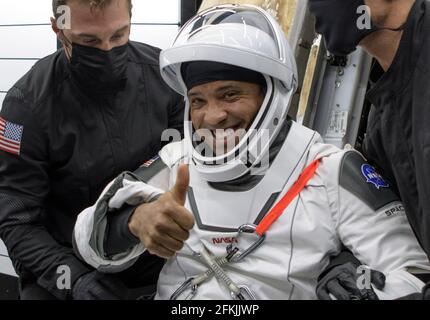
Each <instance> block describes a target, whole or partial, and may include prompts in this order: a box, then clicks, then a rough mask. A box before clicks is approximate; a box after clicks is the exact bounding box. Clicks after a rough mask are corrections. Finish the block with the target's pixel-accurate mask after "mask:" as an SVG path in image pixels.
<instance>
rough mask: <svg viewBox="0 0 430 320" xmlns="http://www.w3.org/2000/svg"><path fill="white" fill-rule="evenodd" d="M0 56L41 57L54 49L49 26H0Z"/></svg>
mask: <svg viewBox="0 0 430 320" xmlns="http://www.w3.org/2000/svg"><path fill="white" fill-rule="evenodd" d="M0 43H1V44H2V45H1V46H0V58H39V59H40V58H42V57H45V56H47V55H48V54H51V53H53V52H55V51H56V49H57V40H56V36H55V33H54V32H53V31H52V29H51V26H30V27H0Z"/></svg>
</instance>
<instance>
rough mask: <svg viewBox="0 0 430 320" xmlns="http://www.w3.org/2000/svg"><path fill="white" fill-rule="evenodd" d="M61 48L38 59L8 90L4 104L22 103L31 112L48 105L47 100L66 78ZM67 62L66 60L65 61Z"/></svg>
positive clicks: (14, 104) (6, 105) (5, 105)
mask: <svg viewBox="0 0 430 320" xmlns="http://www.w3.org/2000/svg"><path fill="white" fill-rule="evenodd" d="M61 57H62V56H61V50H60V51H57V52H55V53H53V54H51V55H49V56H47V57H44V58H42V59H40V60H39V61H37V62H36V63H35V64H34V65H33V66H32V67H31V69H30V70H29V71H28V72H27V73H26V74H24V75H23V76H22V77H21V78H20V79H19V80H18V81H17V82H16V83H15V84H14V85H13V86H12V88H10V90H9V91H8V94H7V95H6V97H5V100H4V104H3V106H4V107H5V108H7V107H8V103H9V102H11V103H12V104H13V108H16V105H21V106H22V107H24V108H28V109H29V110H30V111H31V112H36V113H37V112H38V110H39V109H43V106H44V105H46V103H45V101H46V100H47V99H48V98H49V97H50V96H52V94H53V93H54V92H55V90H56V88H57V87H58V86H59V85H60V84H61V82H62V81H63V80H64V78H65V75H66V73H65V68H64V66H62V63H61V61H60V59H61ZM63 64H65V62H63Z"/></svg>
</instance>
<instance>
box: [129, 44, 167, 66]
mask: <svg viewBox="0 0 430 320" xmlns="http://www.w3.org/2000/svg"><path fill="white" fill-rule="evenodd" d="M160 52H161V49H160V48H157V47H154V46H151V45H149V44H146V43H142V42H136V41H130V42H129V59H130V60H131V61H132V62H134V63H137V64H145V65H150V66H156V67H158V66H159V64H160Z"/></svg>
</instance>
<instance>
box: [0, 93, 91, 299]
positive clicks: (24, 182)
mask: <svg viewBox="0 0 430 320" xmlns="http://www.w3.org/2000/svg"><path fill="white" fill-rule="evenodd" d="M1 117H2V119H3V120H4V121H7V122H8V123H13V124H15V125H18V126H22V127H23V131H22V137H21V141H20V152H19V155H16V154H12V153H10V152H7V151H4V150H0V207H1V210H0V238H2V240H3V241H4V243H5V244H6V247H7V249H8V251H9V255H10V258H11V259H12V262H13V264H14V267H15V269H16V271H17V273H18V274H20V275H22V273H23V272H24V271H25V272H30V273H31V274H32V275H33V276H34V277H36V278H37V283H38V284H39V285H40V286H41V287H43V288H45V289H47V290H48V291H49V292H50V293H52V294H53V295H54V296H56V297H57V298H59V299H66V298H68V297H69V296H70V294H71V292H70V290H69V289H68V288H66V289H62V288H60V289H59V288H58V286H57V280H58V279H59V277H60V276H61V275H62V273H61V271H58V270H61V269H58V267H60V266H62V267H63V268H64V267H68V268H69V270H70V280H71V284H73V283H74V281H76V280H77V279H78V278H79V277H80V276H81V275H82V274H84V273H87V272H89V271H90V269H89V267H88V266H87V265H85V264H83V263H82V262H80V261H79V260H78V259H77V258H76V257H75V255H74V253H73V249H72V248H68V247H64V246H62V245H60V244H59V243H57V242H56V241H55V239H54V238H53V237H52V236H51V235H50V233H49V232H48V231H47V229H46V227H45V226H44V223H43V221H44V219H45V217H46V215H45V208H44V203H45V200H46V198H47V196H48V194H49V188H50V184H49V176H48V172H49V169H50V168H49V165H48V159H49V152H48V137H47V134H46V132H44V131H43V130H42V128H41V123H42V121H41V120H42V119H39V118H37V116H36V115H35V113H34V112H33V111H32V110H31V109H30V107H29V103H28V101H26V98H25V96H24V94H23V93H22V91H21V90H19V89H18V88H12V89H11V90H10V91H9V93H8V95H7V96H6V98H5V100H4V103H3V108H2V110H1ZM57 271H58V273H57ZM63 274H64V273H63ZM66 287H67V286H66Z"/></svg>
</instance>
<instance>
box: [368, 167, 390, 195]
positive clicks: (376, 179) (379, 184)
mask: <svg viewBox="0 0 430 320" xmlns="http://www.w3.org/2000/svg"><path fill="white" fill-rule="evenodd" d="M361 173H362V174H363V176H364V177H365V178H366V182H367V183H371V184H373V185H374V186H375V187H376V188H377V189H379V188H388V187H389V186H390V185H389V183H388V182H387V181H385V180H384V178H382V176H381V175H380V174H379V173H377V172H376V169H375V168H374V167H372V166H371V165H369V164H367V163H365V164H363V165H362V166H361Z"/></svg>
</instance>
